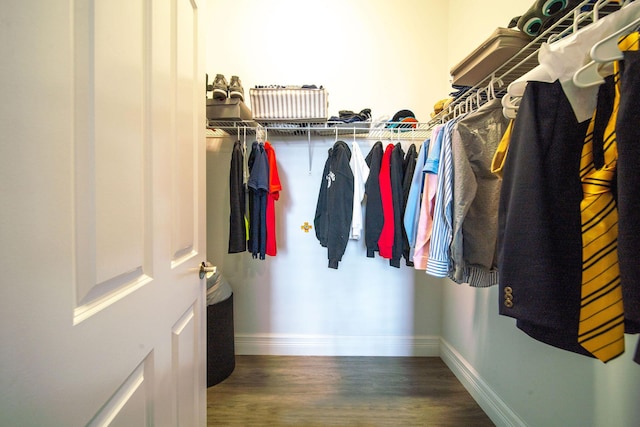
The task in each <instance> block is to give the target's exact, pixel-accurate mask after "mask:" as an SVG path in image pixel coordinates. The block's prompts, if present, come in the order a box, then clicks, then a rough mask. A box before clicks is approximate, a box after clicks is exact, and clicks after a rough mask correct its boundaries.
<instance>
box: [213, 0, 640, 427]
mask: <svg viewBox="0 0 640 427" xmlns="http://www.w3.org/2000/svg"><path fill="white" fill-rule="evenodd" d="M531 3H532V0H517V1H513V0H487V1H483V2H476V1H471V0H450V1H448V2H442V1H435V0H434V1H432V0H425V1H414V0H396V1H394V2H390V1H386V0H348V1H345V0H342V1H337V0H323V1H319V0H318V1H305V2H298V1H293V0H274V1H270V2H258V1H252V0H235V1H229V0H209V1H208V11H207V14H208V16H209V18H208V19H207V21H208V23H209V26H208V29H207V33H208V40H207V43H208V46H207V71H208V72H209V76H210V77H213V76H214V75H215V74H216V73H221V74H224V75H226V76H227V79H229V78H230V76H231V75H238V76H240V78H241V79H242V82H243V84H244V86H245V90H246V91H247V97H248V89H249V87H251V86H253V85H256V84H318V85H320V84H321V85H324V86H325V87H326V88H327V89H328V91H329V111H330V114H337V112H338V110H341V109H350V110H356V111H359V110H360V109H362V108H365V107H368V108H371V109H372V110H373V116H374V117H378V116H382V115H393V114H394V113H395V112H396V111H397V110H399V109H403V108H410V109H412V110H413V111H414V112H415V113H416V116H417V117H418V119H419V120H422V121H426V120H427V119H428V115H429V113H430V111H431V109H432V106H433V104H434V103H435V101H437V100H438V99H440V98H442V97H443V96H445V95H446V94H447V93H448V91H449V84H448V70H449V68H450V67H451V66H452V65H454V64H456V63H457V62H458V61H460V60H461V59H462V58H464V57H465V56H466V55H467V54H468V53H469V52H470V51H472V50H473V49H474V48H475V47H476V46H477V45H478V43H480V41H481V40H483V39H484V38H486V37H487V36H488V35H489V34H491V32H492V31H493V30H494V29H495V28H496V27H497V26H506V24H507V23H508V22H509V20H510V19H511V18H512V17H513V16H516V15H518V14H521V13H522V12H524V11H525V10H526V9H527V8H528V7H529V6H530V5H531ZM269 139H270V140H271V142H272V143H273V145H274V147H275V150H276V154H277V157H278V165H279V168H280V176H281V179H282V182H283V191H282V195H281V199H280V201H278V202H277V205H276V212H277V218H278V223H277V227H278V246H279V253H278V255H277V256H276V257H274V258H267V259H266V260H265V261H260V260H254V259H252V258H251V256H250V255H249V254H241V255H239V254H235V255H228V254H227V253H226V252H227V233H228V224H227V222H228V220H227V218H228V213H229V207H228V172H229V160H230V155H231V147H232V144H233V139H212V138H210V139H208V153H207V167H208V171H207V172H208V188H207V210H208V231H207V249H208V256H209V259H210V260H211V261H212V262H213V263H214V264H216V265H217V266H218V267H219V268H220V271H221V272H222V274H223V275H224V276H225V278H226V279H227V280H228V281H229V283H230V284H231V286H232V287H233V290H234V300H235V310H236V312H235V327H236V335H237V338H236V346H237V350H238V353H240V354H250V353H255V354H326V355H381V356H382V355H427V356H428V355H442V357H443V359H444V360H445V361H446V362H447V363H448V364H449V365H450V366H451V367H452V369H453V370H454V372H456V374H457V375H458V376H459V378H460V379H461V380H462V381H463V382H464V383H465V385H466V386H467V387H468V388H469V389H470V391H471V392H472V394H473V395H474V397H475V398H476V400H478V402H479V403H480V404H481V405H482V406H483V408H484V409H485V411H487V412H488V413H489V414H490V416H491V417H492V419H493V420H494V421H495V422H496V423H497V424H498V425H504V426H507V425H517V426H527V425H528V426H563V427H565V426H604V425H606V426H620V427H622V426H635V425H637V420H638V419H640V409H639V407H638V406H637V402H638V401H640V369H639V368H638V366H637V365H635V364H633V363H632V362H631V361H630V356H631V354H630V353H631V351H628V352H627V354H625V355H624V356H623V357H622V358H621V359H618V360H614V361H612V362H610V363H609V364H607V365H603V364H602V363H600V362H596V361H593V360H589V359H586V358H584V357H581V356H576V355H572V354H570V353H567V352H563V351H561V350H556V349H554V348H552V347H549V346H547V345H544V344H541V343H538V342H536V341H534V340H532V339H531V338H529V337H527V336H526V335H524V334H523V333H522V332H520V331H519V330H518V329H516V327H515V322H514V321H513V320H512V319H509V318H505V317H501V316H498V314H497V311H498V308H497V303H498V295H497V288H490V289H471V288H469V287H467V286H465V285H456V284H454V283H452V282H450V281H448V280H437V279H434V278H431V277H429V276H427V275H426V274H424V273H423V272H416V271H414V270H413V269H412V268H408V267H406V266H404V265H403V266H402V267H401V268H400V269H395V268H392V267H390V266H389V265H388V263H387V262H386V260H382V259H379V258H376V259H370V258H366V257H365V250H364V245H363V243H362V242H350V243H349V245H348V247H347V253H346V254H345V257H344V259H343V262H342V263H341V264H340V267H339V269H338V270H330V269H328V268H327V259H326V250H325V249H324V248H322V247H321V246H320V245H319V243H318V242H317V240H316V238H315V235H314V234H313V230H312V231H311V232H310V233H305V232H304V231H302V230H301V229H300V226H301V225H302V224H303V223H304V222H305V221H308V222H309V223H312V222H313V215H314V212H315V204H316V199H317V194H318V189H319V185H320V182H321V179H322V178H321V176H320V174H321V171H322V167H323V165H324V161H325V159H326V152H327V149H328V148H329V147H330V146H331V145H332V143H333V141H334V140H333V138H326V139H318V138H314V139H313V141H312V145H311V172H309V147H308V146H307V140H306V135H304V136H300V137H299V138H282V137H279V136H278V137H276V136H274V137H272V138H269ZM344 139H345V140H346V141H347V142H349V143H350V141H351V139H352V138H351V137H345V138H344ZM247 141H248V143H250V142H251V141H252V139H251V138H248V140H247ZM358 142H359V143H360V146H361V148H362V150H363V152H365V154H366V152H367V151H368V148H369V147H370V146H371V144H372V143H373V142H375V141H368V140H358ZM403 145H406V143H403ZM636 340H637V337H628V348H630V349H633V348H635V342H636Z"/></svg>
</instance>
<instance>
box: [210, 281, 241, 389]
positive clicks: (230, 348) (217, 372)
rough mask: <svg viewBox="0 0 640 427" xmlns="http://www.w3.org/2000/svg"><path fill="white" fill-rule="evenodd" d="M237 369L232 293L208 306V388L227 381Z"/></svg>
mask: <svg viewBox="0 0 640 427" xmlns="http://www.w3.org/2000/svg"><path fill="white" fill-rule="evenodd" d="M235 367H236V352H235V341H234V329H233V293H232V294H231V296H229V297H228V298H227V299H225V300H223V301H220V302H216V303H215V304H211V305H208V306H207V387H211V386H214V385H216V384H218V383H219V382H221V381H223V380H224V379H226V378H227V377H228V376H229V375H231V373H232V372H233V370H234V369H235Z"/></svg>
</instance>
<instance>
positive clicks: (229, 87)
mask: <svg viewBox="0 0 640 427" xmlns="http://www.w3.org/2000/svg"><path fill="white" fill-rule="evenodd" d="M211 90H212V91H213V99H216V100H218V101H225V100H226V99H227V98H240V101H243V102H244V89H243V88H242V82H241V81H240V77H238V76H231V82H229V83H227V79H225V77H224V76H223V75H222V74H216V78H215V79H213V84H212V85H211Z"/></svg>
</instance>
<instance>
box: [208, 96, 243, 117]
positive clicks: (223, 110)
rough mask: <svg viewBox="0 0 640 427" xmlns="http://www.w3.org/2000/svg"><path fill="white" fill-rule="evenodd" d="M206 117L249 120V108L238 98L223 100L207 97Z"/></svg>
mask: <svg viewBox="0 0 640 427" xmlns="http://www.w3.org/2000/svg"><path fill="white" fill-rule="evenodd" d="M207 119H208V120H213V121H242V120H251V119H252V116H251V110H250V109H249V107H247V105H246V104H245V103H244V102H242V100H240V98H227V99H225V100H224V101H220V100H217V99H212V98H207Z"/></svg>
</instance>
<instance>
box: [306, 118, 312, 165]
mask: <svg viewBox="0 0 640 427" xmlns="http://www.w3.org/2000/svg"><path fill="white" fill-rule="evenodd" d="M307 147H308V150H309V175H311V163H312V161H311V160H312V156H311V125H310V124H307Z"/></svg>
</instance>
